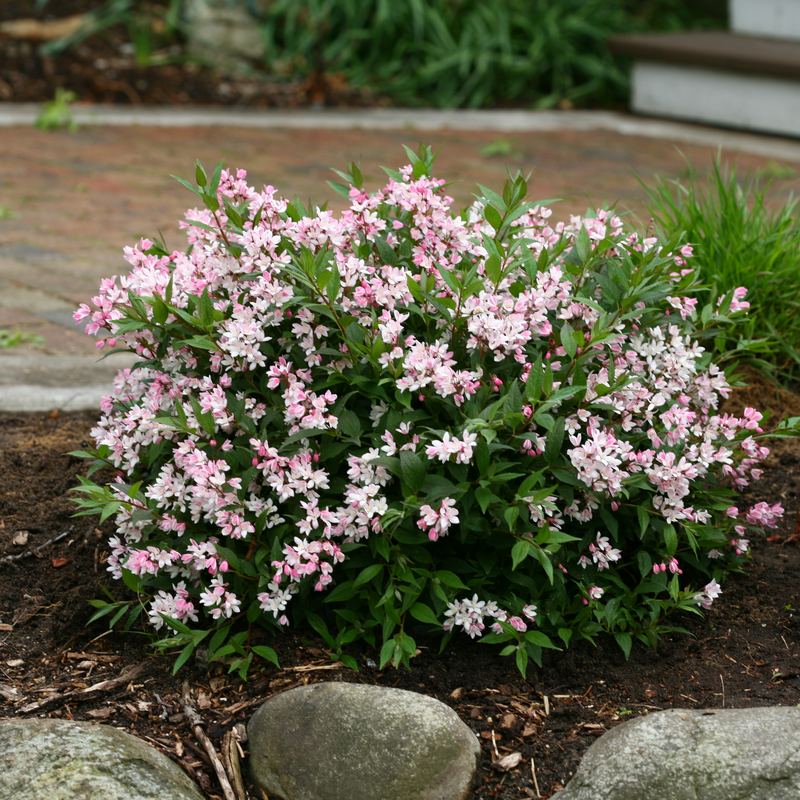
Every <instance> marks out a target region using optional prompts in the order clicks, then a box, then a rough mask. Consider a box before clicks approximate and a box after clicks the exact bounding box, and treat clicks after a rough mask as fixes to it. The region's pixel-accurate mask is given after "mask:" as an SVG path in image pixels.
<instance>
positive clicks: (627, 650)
mask: <svg viewBox="0 0 800 800" xmlns="http://www.w3.org/2000/svg"><path fill="white" fill-rule="evenodd" d="M614 638H615V639H616V640H617V644H618V645H619V646H620V649H621V650H622V652H623V653H624V654H625V658H626V659H627V658H630V655H631V645H632V644H633V640H632V639H631V635H630V634H629V633H615V634H614Z"/></svg>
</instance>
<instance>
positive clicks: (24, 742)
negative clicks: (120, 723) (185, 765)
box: [0, 719, 203, 800]
mask: <svg viewBox="0 0 800 800" xmlns="http://www.w3.org/2000/svg"><path fill="white" fill-rule="evenodd" d="M0 798H3V799H4V800H5V798H9V799H10V798H14V800H42V798H47V800H97V798H103V800H203V795H202V794H201V793H200V791H199V789H198V788H197V787H196V786H195V785H194V783H192V781H191V780H190V779H189V777H188V776H187V775H186V773H184V771H183V770H182V769H181V768H180V767H178V766H177V765H176V764H173V763H172V761H170V760H169V759H168V758H167V757H166V756H165V755H163V754H162V753H159V752H158V751H157V750H154V749H153V748H152V747H149V746H148V745H146V744H145V743H144V742H143V741H141V740H140V739H137V738H136V737H135V736H131V735H130V734H129V733H125V732H124V731H121V730H119V729H117V728H112V727H111V726H110V725H97V724H94V723H91V722H69V721H67V720H55V719H30V720H3V721H0Z"/></svg>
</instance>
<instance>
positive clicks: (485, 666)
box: [0, 373, 800, 800]
mask: <svg viewBox="0 0 800 800" xmlns="http://www.w3.org/2000/svg"><path fill="white" fill-rule="evenodd" d="M749 379H750V382H751V388H750V389H749V390H746V391H740V392H739V393H738V398H737V399H736V400H734V401H733V406H729V408H730V409H731V410H733V408H734V407H736V405H737V404H738V407H739V408H741V406H742V405H744V404H747V405H751V404H754V405H759V406H760V407H761V408H762V409H766V408H770V409H772V410H773V414H776V415H777V416H778V417H780V416H781V415H782V413H783V412H784V411H789V412H790V413H791V414H793V415H794V414H800V411H798V407H800V398H798V397H797V396H796V395H790V394H788V393H785V392H779V391H778V390H776V389H775V387H774V386H772V385H771V384H769V383H768V382H767V381H764V380H763V379H761V378H759V377H758V376H757V375H755V374H752V373H751V374H750V376H749ZM94 419H95V417H94V416H93V415H92V414H85V413H84V414H59V413H56V412H53V413H51V414H30V415H25V414H14V415H12V414H3V415H0V718H5V719H25V718H33V717H41V716H45V717H59V718H63V719H76V720H93V721H96V722H103V723H105V724H109V725H114V726H118V727H121V728H124V729H126V730H128V731H129V732H131V733H133V734H135V735H136V736H139V737H141V738H142V739H144V740H145V741H147V742H149V743H150V744H151V745H153V746H154V747H156V748H158V749H159V750H161V751H163V752H164V753H166V754H167V755H168V756H169V757H170V758H172V759H173V760H174V761H176V762H177V763H179V764H180V765H181V766H182V767H183V768H184V769H185V770H186V771H187V773H189V775H190V776H192V778H194V779H195V780H196V781H197V782H198V783H199V785H200V786H201V787H202V790H203V791H204V792H205V794H206V796H207V797H208V798H219V797H221V796H222V795H221V790H220V787H219V783H218V782H217V778H216V775H215V772H214V770H213V769H212V766H211V764H210V761H209V758H208V756H207V754H206V751H205V750H204V748H203V747H202V746H201V743H200V742H199V741H198V740H197V738H196V736H195V735H194V731H193V728H192V726H191V725H190V723H189V721H188V720H187V718H186V716H185V713H184V709H183V707H182V706H181V702H180V700H181V695H182V692H183V690H184V685H185V683H186V684H188V688H189V689H190V690H191V692H192V696H193V698H194V705H195V709H196V711H197V713H198V714H199V715H200V721H201V723H202V726H203V729H204V730H205V731H206V732H207V734H208V736H209V737H210V739H211V741H212V742H213V743H214V744H215V746H216V747H218V748H219V747H220V745H221V743H222V741H223V739H224V738H225V734H226V733H227V732H228V731H229V730H231V729H232V728H234V726H236V724H237V723H242V722H246V721H247V720H248V719H249V717H250V716H251V715H252V713H253V712H254V711H255V709H256V708H257V707H258V706H259V705H260V704H261V703H262V702H263V701H264V700H266V699H267V698H268V697H270V696H271V695H273V694H275V693H276V692H281V691H285V690H287V689H290V688H292V687H294V686H299V685H302V684H307V683H315V682H319V681H333V680H335V681H349V682H359V683H368V684H376V685H381V686H396V687H398V688H401V689H408V690H410V691H415V692H422V693H424V694H426V695H430V696H432V697H436V698H437V699H439V700H441V701H442V702H444V703H446V704H448V705H449V706H451V707H452V708H453V709H454V710H455V711H456V712H457V713H458V715H459V716H460V717H461V719H463V720H464V722H465V723H466V724H467V725H469V726H470V728H472V729H473V730H474V731H475V733H476V734H477V735H478V737H479V738H480V741H481V744H482V751H483V752H482V757H481V760H480V765H479V770H478V774H477V778H476V782H475V786H474V789H473V792H472V795H471V796H472V798H474V800H478V799H480V800H485V799H488V798H497V800H519V799H520V798H529V797H534V798H536V797H541V798H547V797H551V796H552V795H553V794H554V793H556V792H558V791H559V790H560V789H561V788H563V786H564V785H565V784H566V783H567V781H568V780H569V778H570V777H571V775H572V774H573V773H574V771H575V769H576V768H577V766H578V763H579V762H580V759H581V756H582V755H583V753H584V752H585V751H586V749H587V748H588V747H589V746H590V745H591V744H592V743H593V742H594V741H595V740H596V738H597V737H598V736H600V735H602V734H603V733H604V732H605V731H606V730H608V729H610V728H612V727H614V726H615V725H618V724H620V723H622V722H624V721H625V720H628V719H632V718H633V717H635V716H638V715H640V714H647V713H650V712H653V711H657V710H659V709H666V708H723V707H725V708H733V707H737V708H745V707H752V706H775V705H792V706H794V705H797V704H798V703H800V632H799V631H798V614H800V552H799V551H798V548H797V545H796V539H795V534H796V533H797V527H796V526H797V523H796V518H797V509H798V499H797V491H798V487H797V480H798V476H800V449H799V448H798V445H797V443H795V442H786V441H784V442H780V443H778V445H777V446H776V448H775V450H774V452H773V455H772V456H770V464H769V468H768V470H767V472H766V474H765V476H764V478H763V479H762V480H761V481H760V482H759V483H758V484H756V485H755V486H753V487H750V491H749V492H748V493H747V495H746V497H744V498H743V502H745V503H748V504H752V503H755V502H757V501H758V500H765V501H767V502H769V503H774V502H776V501H778V500H780V501H781V502H782V503H783V505H784V507H785V508H786V509H787V514H786V517H785V518H784V520H783V522H782V525H781V527H780V528H779V529H778V530H777V531H771V532H770V533H771V534H773V535H771V536H770V537H769V538H768V539H767V538H759V539H756V540H755V541H754V542H753V560H752V562H751V563H750V564H749V565H748V566H747V568H746V570H745V572H744V574H742V575H738V576H734V577H732V578H730V579H729V580H728V581H727V582H726V583H725V584H724V586H723V590H724V591H723V594H722V596H721V598H720V599H719V600H718V601H717V602H716V603H715V604H714V606H713V607H712V610H711V611H710V612H709V613H708V614H707V616H706V618H705V619H702V618H700V617H696V616H694V615H689V616H688V618H686V619H682V620H678V623H679V624H682V625H683V626H685V627H686V628H688V629H689V630H690V631H691V632H692V633H693V636H692V637H689V636H670V637H668V638H667V639H665V640H664V641H663V642H662V643H661V645H660V646H659V649H658V651H657V652H655V651H652V650H649V649H646V648H645V647H643V646H640V645H638V644H635V645H634V648H633V652H632V655H631V658H630V659H629V660H627V661H626V660H625V659H624V657H623V656H622V653H621V652H620V651H619V649H618V648H617V646H616V644H614V643H613V642H611V641H610V640H606V639H600V640H599V641H598V643H597V647H593V646H591V645H590V644H588V643H577V644H575V645H573V646H571V647H570V648H569V649H568V650H567V651H566V652H546V653H545V660H544V664H543V666H542V668H537V667H535V666H534V665H531V667H530V668H529V672H528V676H527V680H523V679H522V678H521V677H520V675H519V674H518V673H517V671H516V669H515V667H514V665H513V663H512V662H511V660H510V659H506V658H501V657H500V656H499V655H498V652H497V650H498V649H497V648H496V647H493V646H491V647H490V646H486V645H482V644H480V642H479V641H472V640H469V639H467V638H466V637H463V638H460V639H454V641H453V642H452V643H451V646H450V647H449V648H448V649H447V650H446V651H445V652H444V653H443V654H442V655H438V654H437V650H438V647H437V646H436V642H435V641H426V640H420V644H421V645H422V646H421V648H420V649H421V651H422V652H421V654H420V655H419V656H418V657H417V658H416V659H414V660H413V661H412V669H411V670H410V671H409V670H406V669H401V670H395V669H394V668H387V669H385V670H383V671H379V670H378V669H377V667H376V666H375V662H376V661H377V660H378V657H377V654H376V653H375V652H372V651H370V650H369V648H366V647H360V648H359V647H355V648H353V650H352V651H351V652H352V654H353V655H355V656H356V658H357V660H358V663H359V672H354V671H351V670H349V669H345V668H343V667H342V666H341V665H339V664H337V663H333V662H331V661H330V660H329V658H328V654H327V651H326V649H325V647H324V644H323V643H322V642H321V641H320V640H318V639H317V638H316V637H315V635H313V634H311V633H308V632H304V631H292V632H289V633H288V634H287V635H285V636H283V637H282V638H280V639H277V640H268V639H264V641H263V642H260V643H265V644H269V645H270V646H272V647H274V648H275V650H276V651H277V653H278V657H279V660H280V664H281V667H280V668H276V667H274V666H273V665H270V664H266V665H265V664H262V663H258V664H257V665H255V667H254V669H253V670H252V671H251V675H250V678H249V680H248V682H247V683H244V682H242V681H241V680H239V678H238V677H237V676H236V675H235V674H234V675H229V674H228V673H227V669H226V668H225V667H224V666H222V665H220V664H211V665H210V666H209V665H207V664H204V663H202V661H201V660H197V659H193V660H191V661H190V662H189V663H188V664H187V665H186V666H185V667H183V668H182V669H181V670H180V672H179V673H178V674H177V675H176V676H173V675H172V662H173V659H172V658H170V657H167V656H164V655H163V654H162V655H154V654H153V652H152V650H151V648H150V647H149V639H148V637H147V636H146V635H144V634H143V633H141V632H138V633H137V632H133V633H127V634H125V633H121V632H116V631H108V630H107V627H106V624H105V623H104V622H103V621H102V620H101V621H98V622H96V623H94V624H93V625H91V626H89V627H86V622H87V620H88V618H89V617H90V616H91V614H92V613H93V611H94V609H93V608H92V607H90V606H89V605H88V601H89V600H91V599H93V598H102V597H105V595H103V594H102V592H101V587H106V588H107V589H108V590H109V591H110V592H111V593H112V594H114V595H115V596H116V597H118V598H123V597H125V596H126V595H125V591H126V590H125V588H124V587H123V586H121V584H118V583H116V582H114V581H111V580H110V579H109V577H108V575H107V573H106V570H105V567H104V561H105V558H106V546H105V539H106V537H107V536H108V534H109V533H111V532H112V527H111V526H110V525H109V524H105V525H103V526H99V525H98V521H97V520H96V519H93V518H89V517H78V518H72V517H71V514H72V513H73V506H72V503H71V500H70V496H69V490H70V488H71V487H73V486H75V485H76V483H77V479H76V476H77V475H78V474H80V473H82V472H83V471H85V468H86V464H85V463H84V462H82V461H80V460H79V459H76V458H73V457H70V456H65V455H63V453H65V452H66V451H68V450H74V449H80V448H82V447H85V446H86V445H87V444H88V438H89V429H90V428H91V426H92V423H93V421H94ZM24 532H25V533H24ZM23 539H24V540H25V544H20V542H22V541H23ZM53 540H55V541H53ZM15 542H16V543H15ZM48 542H50V544H47V543H48ZM9 557H11V558H9ZM244 747H245V749H246V747H247V745H246V743H245V744H244ZM512 753H519V754H520V756H521V759H520V760H519V763H518V764H517V765H516V766H515V767H513V768H511V769H510V770H503V769H501V768H499V766H497V765H495V766H493V764H496V762H497V761H498V759H499V758H502V757H503V756H507V755H509V754H512ZM501 764H502V762H501ZM249 790H250V797H252V798H255V799H256V800H262V799H261V795H260V793H257V792H256V790H255V789H254V788H253V787H252V786H250V787H249Z"/></svg>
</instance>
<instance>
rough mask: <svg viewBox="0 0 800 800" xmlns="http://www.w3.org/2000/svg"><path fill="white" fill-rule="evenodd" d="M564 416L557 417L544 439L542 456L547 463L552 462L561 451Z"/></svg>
mask: <svg viewBox="0 0 800 800" xmlns="http://www.w3.org/2000/svg"><path fill="white" fill-rule="evenodd" d="M564 423H565V418H564V417H558V419H556V421H555V423H554V424H553V427H552V428H551V429H550V430H549V431H548V432H547V438H546V439H545V447H544V457H545V460H546V461H547V463H548V464H552V463H553V462H554V461H555V460H556V458H557V457H558V455H559V454H560V453H561V445H562V444H563V443H564Z"/></svg>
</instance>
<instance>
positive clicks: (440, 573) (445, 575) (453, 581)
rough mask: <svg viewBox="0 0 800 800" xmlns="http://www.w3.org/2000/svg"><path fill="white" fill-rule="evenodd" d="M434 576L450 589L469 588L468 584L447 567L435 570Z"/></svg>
mask: <svg viewBox="0 0 800 800" xmlns="http://www.w3.org/2000/svg"><path fill="white" fill-rule="evenodd" d="M434 578H435V579H436V580H438V581H440V582H441V583H443V584H444V585H445V586H449V587H450V588H451V589H467V590H468V589H469V586H467V585H466V584H465V583H464V582H463V581H462V580H461V578H459V577H458V575H456V574H455V573H454V572H450V570H447V569H438V570H436V572H435V573H434Z"/></svg>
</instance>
